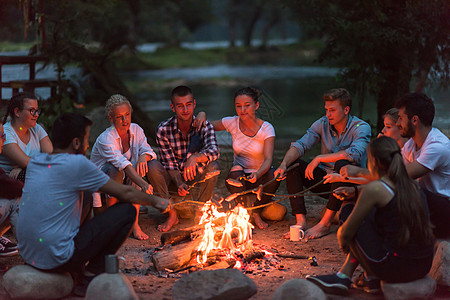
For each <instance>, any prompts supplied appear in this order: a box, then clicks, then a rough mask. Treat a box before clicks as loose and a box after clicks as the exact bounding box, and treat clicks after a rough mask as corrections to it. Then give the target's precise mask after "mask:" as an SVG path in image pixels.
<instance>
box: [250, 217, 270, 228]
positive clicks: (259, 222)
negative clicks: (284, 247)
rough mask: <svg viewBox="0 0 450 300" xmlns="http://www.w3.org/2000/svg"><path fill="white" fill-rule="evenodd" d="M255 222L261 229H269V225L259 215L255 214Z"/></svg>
mask: <svg viewBox="0 0 450 300" xmlns="http://www.w3.org/2000/svg"><path fill="white" fill-rule="evenodd" d="M253 220H254V221H255V224H256V226H258V228H259V229H266V228H267V227H269V224H267V223H266V222H264V221H263V219H261V216H260V215H259V214H253Z"/></svg>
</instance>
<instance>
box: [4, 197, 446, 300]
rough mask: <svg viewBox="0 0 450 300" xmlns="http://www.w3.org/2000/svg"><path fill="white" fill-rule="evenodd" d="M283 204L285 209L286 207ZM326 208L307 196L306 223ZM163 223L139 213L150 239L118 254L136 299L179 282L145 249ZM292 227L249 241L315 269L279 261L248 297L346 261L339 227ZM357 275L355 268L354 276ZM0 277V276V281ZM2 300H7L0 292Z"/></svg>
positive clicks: (275, 227)
mask: <svg viewBox="0 0 450 300" xmlns="http://www.w3.org/2000/svg"><path fill="white" fill-rule="evenodd" d="M284 204H285V205H287V206H289V205H288V204H287V203H284ZM324 204H325V200H322V199H321V198H316V197H314V198H310V199H309V200H308V201H307V208H308V213H309V215H310V219H309V225H310V226H311V225H313V224H315V222H317V221H318V218H319V214H320V210H321V209H322V207H323V205H324ZM162 221H164V217H163V216H162V215H161V214H159V213H158V212H157V211H156V210H153V209H152V208H150V209H149V213H148V214H147V215H140V222H139V223H140V224H141V227H142V229H143V230H144V231H145V232H146V233H147V234H148V235H149V237H150V238H149V240H147V241H138V240H136V239H133V238H128V239H127V240H126V242H125V244H124V245H123V246H122V248H121V249H120V250H119V252H118V256H121V257H123V258H124V261H121V262H120V269H121V271H122V272H123V273H124V274H126V276H127V278H128V279H129V280H130V282H131V283H132V285H133V287H134V289H135V291H136V293H137V294H138V295H139V297H140V299H158V300H164V299H165V300H169V299H172V285H173V284H174V283H175V281H177V280H178V278H163V277H160V276H158V272H156V271H155V270H154V268H153V264H152V262H151V260H150V255H149V249H150V248H152V247H155V246H157V245H159V244H160V236H161V234H160V232H158V231H157V230H156V226H157V225H158V224H159V223H161V222H162ZM292 223H294V219H293V218H292V217H290V216H286V217H285V219H284V220H283V221H279V222H272V223H270V226H269V228H267V229H265V230H260V229H254V231H253V239H254V243H255V244H262V245H265V246H267V247H269V248H272V249H276V250H277V251H279V252H292V253H295V254H298V255H305V256H315V257H316V258H317V261H318V266H311V264H310V263H311V261H310V260H306V259H288V258H282V259H280V260H281V262H280V265H283V267H284V268H283V269H282V270H280V269H278V268H272V269H270V270H269V271H268V272H265V271H263V270H261V271H257V272H254V273H253V274H247V276H249V277H250V278H251V279H252V280H253V281H254V282H255V283H256V286H257V288H258V293H257V294H256V295H254V296H253V297H252V298H251V299H255V300H256V299H258V300H259V299H271V298H272V296H273V293H274V292H275V290H276V289H277V288H278V287H279V286H280V285H282V284H283V283H284V282H286V281H287V280H290V279H294V278H304V276H305V275H308V274H310V275H316V274H326V273H330V272H336V271H337V270H338V269H339V267H340V265H341V264H342V263H343V262H344V258H345V257H344V255H343V254H342V253H341V252H340V250H339V247H338V244H337V241H336V230H337V225H333V227H332V233H331V234H329V235H327V236H325V237H323V238H321V239H318V240H309V241H307V242H305V241H299V242H292V241H289V240H286V239H283V238H282V234H283V233H285V232H287V231H288V229H289V224H292ZM191 225H193V220H186V219H183V220H180V224H179V225H177V226H176V229H182V228H185V227H188V226H191ZM0 260H1V262H2V263H5V264H7V265H8V266H9V267H13V266H14V265H17V264H21V263H23V261H22V260H21V258H20V256H14V257H9V258H0ZM360 272H361V270H360V269H358V270H357V271H356V272H355V276H357V275H359V273H360ZM2 278H3V274H1V275H0V281H1V280H2ZM449 297H450V292H449V291H445V290H443V291H438V294H437V295H436V297H435V298H434V299H449ZM0 299H9V297H8V295H7V294H6V292H5V291H4V289H3V288H2V289H1V290H0ZM66 299H81V298H79V297H73V296H71V297H67V298H66ZM329 299H374V300H375V299H383V297H382V296H380V295H379V296H374V295H368V294H366V293H364V292H363V291H361V290H356V289H351V290H350V293H349V295H348V296H347V297H340V296H332V295H330V296H329Z"/></svg>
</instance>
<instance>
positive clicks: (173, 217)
mask: <svg viewBox="0 0 450 300" xmlns="http://www.w3.org/2000/svg"><path fill="white" fill-rule="evenodd" d="M173 212H174V214H173V213H171V211H169V217H168V218H167V220H166V221H165V222H164V223H162V224H160V225H158V227H157V228H156V229H158V230H159V231H161V232H166V231H169V230H170V229H171V228H172V227H173V226H175V225H177V224H178V222H179V220H178V217H177V213H176V212H175V211H173Z"/></svg>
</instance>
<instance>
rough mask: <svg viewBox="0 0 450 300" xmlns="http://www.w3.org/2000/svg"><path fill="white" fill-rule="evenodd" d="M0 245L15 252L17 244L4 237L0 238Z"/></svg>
mask: <svg viewBox="0 0 450 300" xmlns="http://www.w3.org/2000/svg"><path fill="white" fill-rule="evenodd" d="M0 244H1V245H3V246H5V248H6V249H9V250H17V244H16V243H13V242H11V241H10V240H9V239H8V238H5V237H4V236H0Z"/></svg>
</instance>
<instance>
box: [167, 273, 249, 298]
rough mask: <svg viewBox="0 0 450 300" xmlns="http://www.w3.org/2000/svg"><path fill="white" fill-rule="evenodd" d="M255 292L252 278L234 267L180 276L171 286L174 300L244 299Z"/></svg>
mask: <svg viewBox="0 0 450 300" xmlns="http://www.w3.org/2000/svg"><path fill="white" fill-rule="evenodd" d="M256 292H257V288H256V285H255V283H254V282H253V280H251V279H250V278H248V277H247V276H245V275H244V274H242V273H241V272H240V271H239V270H236V269H220V270H213V271H200V272H195V273H192V274H189V275H186V276H184V277H182V278H180V279H179V280H178V281H177V282H175V284H174V285H173V287H172V297H173V299H174V300H194V299H195V300H206V299H214V300H229V299H233V300H244V299H249V298H250V297H251V296H253V295H254V294H256Z"/></svg>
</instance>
